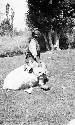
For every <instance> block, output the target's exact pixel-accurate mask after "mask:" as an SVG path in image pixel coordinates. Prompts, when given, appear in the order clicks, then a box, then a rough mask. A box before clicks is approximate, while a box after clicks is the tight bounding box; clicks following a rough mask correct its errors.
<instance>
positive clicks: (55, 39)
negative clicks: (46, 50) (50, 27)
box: [54, 31, 60, 50]
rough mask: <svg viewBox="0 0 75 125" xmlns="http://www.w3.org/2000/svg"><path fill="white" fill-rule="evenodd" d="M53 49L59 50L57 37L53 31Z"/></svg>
mask: <svg viewBox="0 0 75 125" xmlns="http://www.w3.org/2000/svg"><path fill="white" fill-rule="evenodd" d="M54 43H55V44H54V49H57V50H59V49H60V48H59V36H58V34H57V31H55V33H54Z"/></svg>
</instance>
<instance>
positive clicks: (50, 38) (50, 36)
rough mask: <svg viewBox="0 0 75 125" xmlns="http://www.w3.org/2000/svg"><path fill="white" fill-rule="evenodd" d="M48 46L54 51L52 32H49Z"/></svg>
mask: <svg viewBox="0 0 75 125" xmlns="http://www.w3.org/2000/svg"><path fill="white" fill-rule="evenodd" d="M48 39H49V40H48V41H49V42H48V44H49V47H50V48H51V49H53V43H52V30H50V31H49V32H48Z"/></svg>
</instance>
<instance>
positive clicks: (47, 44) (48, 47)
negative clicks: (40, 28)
mask: <svg viewBox="0 0 75 125" xmlns="http://www.w3.org/2000/svg"><path fill="white" fill-rule="evenodd" d="M43 36H44V39H45V42H46V49H47V50H48V51H49V50H50V46H49V42H48V36H47V35H46V34H44V35H43Z"/></svg>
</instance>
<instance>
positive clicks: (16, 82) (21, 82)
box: [3, 63, 47, 93]
mask: <svg viewBox="0 0 75 125" xmlns="http://www.w3.org/2000/svg"><path fill="white" fill-rule="evenodd" d="M46 72H47V69H46V67H45V65H44V63H43V64H42V67H37V66H34V68H33V72H32V73H29V72H28V71H24V65H22V66H20V67H19V68H16V69H15V70H13V71H11V72H10V73H9V74H8V75H7V76H6V78H5V80H4V85H3V89H13V90H17V89H19V88H21V86H25V87H26V88H25V91H27V92H29V93H31V91H32V87H33V84H34V83H36V82H38V77H39V76H40V75H42V74H43V73H44V74H46Z"/></svg>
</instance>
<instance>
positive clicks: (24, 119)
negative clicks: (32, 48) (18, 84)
mask: <svg viewBox="0 0 75 125" xmlns="http://www.w3.org/2000/svg"><path fill="white" fill-rule="evenodd" d="M41 59H42V60H43V61H44V62H45V63H46V65H47V68H48V71H49V73H48V78H49V81H48V83H47V84H48V86H50V87H51V89H50V90H49V91H44V90H42V89H40V88H39V87H35V88H34V90H33V92H32V94H28V93H26V92H24V90H20V91H13V90H11V91H9V92H6V91H5V90H3V89H2V85H3V80H4V78H5V77H6V75H7V74H8V73H9V72H10V71H11V70H13V69H15V68H16V67H18V66H20V65H22V64H24V55H21V56H14V57H5V58H0V124H1V125H65V123H68V121H70V120H71V119H74V118H75V50H61V51H54V52H52V53H51V52H46V53H44V54H41ZM15 77H16V76H15Z"/></svg>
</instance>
